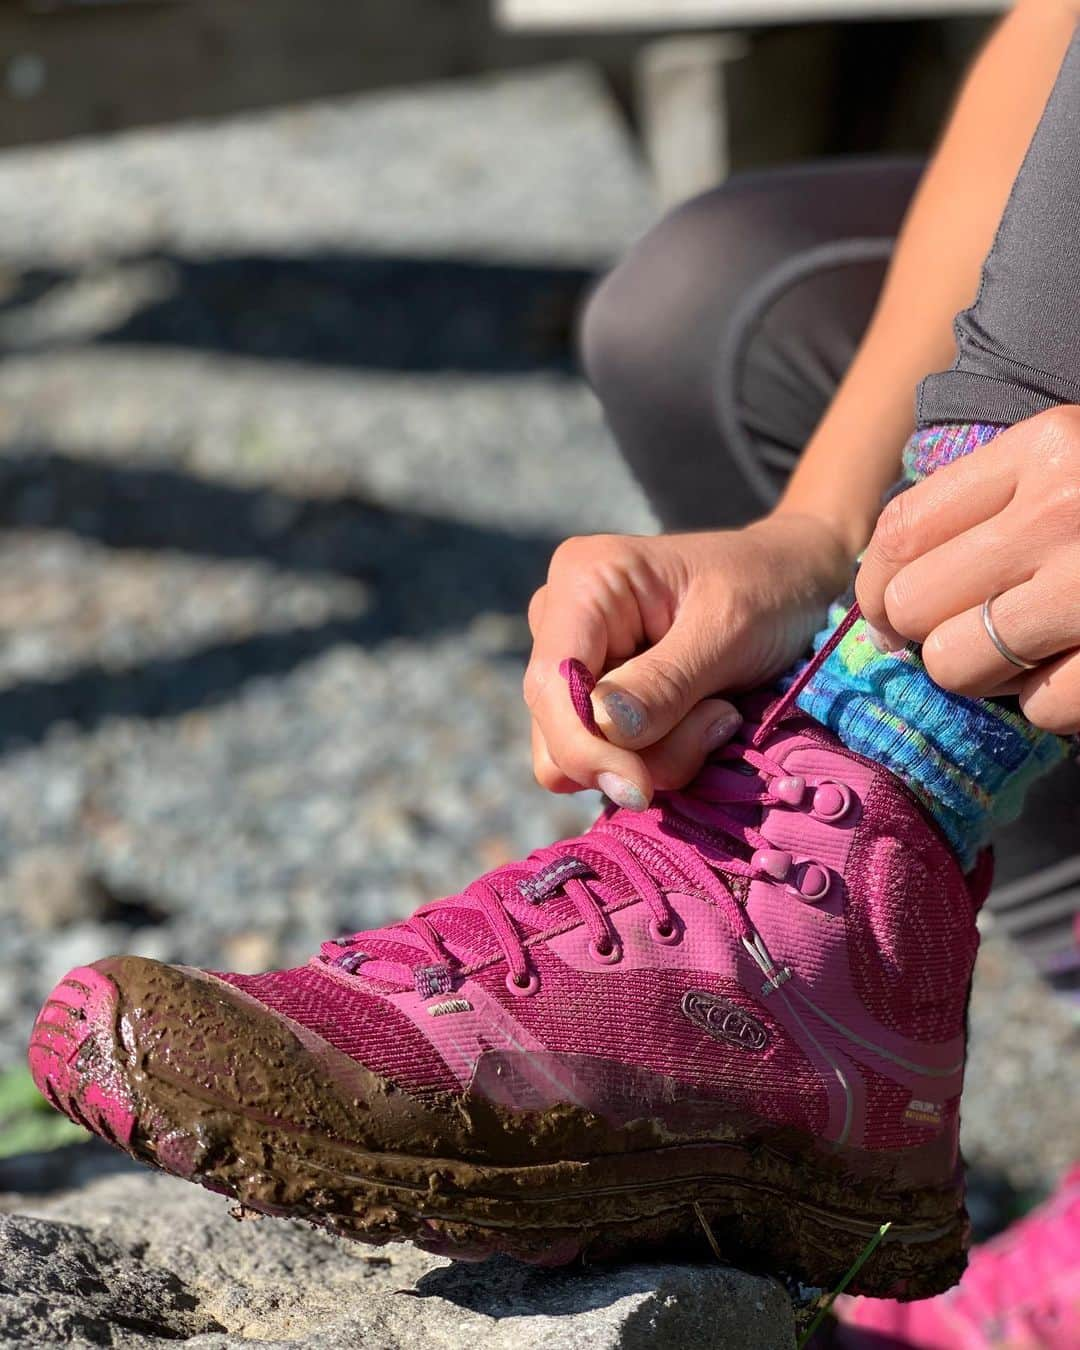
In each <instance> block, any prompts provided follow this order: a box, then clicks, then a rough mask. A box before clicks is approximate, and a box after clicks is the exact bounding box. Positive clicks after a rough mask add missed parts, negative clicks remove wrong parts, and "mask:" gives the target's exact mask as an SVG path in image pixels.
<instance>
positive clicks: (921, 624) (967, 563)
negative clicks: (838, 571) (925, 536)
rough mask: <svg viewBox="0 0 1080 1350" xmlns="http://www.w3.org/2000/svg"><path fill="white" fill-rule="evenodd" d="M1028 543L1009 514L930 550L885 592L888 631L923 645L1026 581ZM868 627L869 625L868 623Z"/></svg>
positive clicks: (899, 574)
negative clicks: (937, 631) (955, 618)
mask: <svg viewBox="0 0 1080 1350" xmlns="http://www.w3.org/2000/svg"><path fill="white" fill-rule="evenodd" d="M1032 571H1033V567H1032V559H1031V551H1030V540H1028V539H1025V537H1024V533H1023V531H1022V530H1021V529H1018V528H1016V527H1015V524H1014V522H1013V521H1012V520H1011V519H1010V517H1009V512H1008V510H1005V511H1002V512H999V513H998V514H997V515H996V516H993V517H991V519H990V520H986V521H983V522H981V523H980V524H978V525H975V526H973V527H972V528H971V529H969V530H965V531H964V532H963V533H961V534H958V535H957V536H955V538H952V539H949V540H947V541H946V542H945V543H944V544H939V545H937V547H935V548H931V549H930V550H929V551H928V552H926V553H924V554H922V556H921V557H918V558H916V559H914V561H913V562H910V563H907V564H906V565H905V566H904V567H901V568H900V569H899V571H897V572H896V573H895V574H894V575H893V577H892V580H891V581H890V582H889V583H888V585H887V586H886V587H885V612H886V614H887V616H888V619H887V621H888V625H889V628H890V629H892V630H894V631H895V632H897V633H900V634H902V635H903V637H904V638H906V639H907V640H908V641H910V642H925V640H926V638H927V637H928V636H929V634H930V633H932V632H933V631H934V629H935V628H937V627H939V626H940V625H941V624H943V623H945V622H946V620H948V619H950V618H952V617H953V616H954V615H962V614H963V613H964V612H965V610H969V609H972V608H974V607H975V606H978V605H981V604H982V602H983V601H984V600H985V599H986V597H987V596H988V595H997V594H999V593H1001V592H1003V591H1008V590H1011V589H1013V588H1014V587H1017V586H1021V585H1023V584H1024V582H1026V581H1029V580H1030V579H1031V575H1032ZM871 622H873V621H872V620H871Z"/></svg>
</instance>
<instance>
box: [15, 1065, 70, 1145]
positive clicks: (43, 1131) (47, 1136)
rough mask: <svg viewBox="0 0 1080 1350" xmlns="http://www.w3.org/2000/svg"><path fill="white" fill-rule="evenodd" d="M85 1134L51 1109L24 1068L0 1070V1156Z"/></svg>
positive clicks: (68, 1141)
mask: <svg viewBox="0 0 1080 1350" xmlns="http://www.w3.org/2000/svg"><path fill="white" fill-rule="evenodd" d="M87 1137H88V1136H87V1133H86V1131H85V1130H84V1129H83V1128H82V1127H81V1126H79V1125H76V1124H75V1123H74V1122H73V1121H70V1120H68V1119H67V1118H66V1117H65V1116H62V1115H60V1114H59V1112H57V1111H54V1110H53V1108H52V1107H51V1106H50V1105H49V1103H48V1102H47V1101H46V1100H45V1098H44V1097H43V1096H42V1095H41V1093H40V1092H38V1090H37V1088H36V1087H35V1086H34V1080H33V1079H32V1078H31V1077H30V1074H29V1072H28V1071H27V1070H26V1069H13V1070H11V1071H10V1072H8V1073H4V1074H0V1158H11V1157H14V1156H16V1155H17V1154H19V1153H41V1152H44V1151H45V1150H46V1149H53V1148H61V1147H62V1146H63V1145H64V1144H73V1143H75V1142H76V1141H78V1140H82V1139H86V1138H87Z"/></svg>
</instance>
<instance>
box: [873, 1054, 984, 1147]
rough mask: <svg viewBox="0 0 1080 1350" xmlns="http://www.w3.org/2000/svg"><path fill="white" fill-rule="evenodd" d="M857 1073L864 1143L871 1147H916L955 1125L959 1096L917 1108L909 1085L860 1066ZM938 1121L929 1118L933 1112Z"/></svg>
mask: <svg viewBox="0 0 1080 1350" xmlns="http://www.w3.org/2000/svg"><path fill="white" fill-rule="evenodd" d="M860 1076H861V1078H862V1080H863V1083H864V1084H865V1086H866V1137H865V1140H864V1147H866V1148H871V1149H901V1148H917V1147H918V1146H919V1145H920V1144H925V1143H927V1142H928V1141H929V1140H931V1139H935V1138H936V1137H937V1136H938V1135H940V1134H941V1133H942V1132H943V1131H951V1130H953V1129H955V1126H956V1115H957V1111H958V1109H959V1106H960V1098H959V1097H951V1098H949V1099H948V1100H947V1101H945V1102H941V1103H935V1106H938V1105H939V1106H940V1112H933V1113H929V1114H928V1113H926V1112H920V1111H919V1108H918V1106H916V1107H914V1108H913V1107H912V1098H913V1097H915V1099H916V1102H917V1101H918V1100H919V1098H918V1097H917V1096H916V1094H915V1093H913V1092H912V1091H911V1089H910V1088H907V1087H904V1086H903V1085H902V1084H900V1083H894V1082H893V1081H892V1079H891V1078H886V1077H885V1076H884V1075H883V1074H880V1073H876V1072H875V1071H874V1070H873V1069H868V1068H867V1067H866V1066H865V1065H863V1066H861V1067H860ZM935 1114H937V1115H938V1121H937V1122H933V1116H934V1115H935ZM928 1122H931V1123H928Z"/></svg>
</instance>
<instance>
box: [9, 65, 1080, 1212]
mask: <svg viewBox="0 0 1080 1350" xmlns="http://www.w3.org/2000/svg"><path fill="white" fill-rule="evenodd" d="M651 209H652V208H651V205H650V202H649V199H648V195H647V193H646V191H645V188H644V185H643V182H642V178H641V175H640V172H639V170H638V168H637V166H636V164H635V162H634V159H633V157H632V156H631V154H630V153H629V152H628V149H627V146H626V144H625V142H624V140H623V138H622V135H621V132H620V130H619V128H618V126H617V124H616V122H615V120H614V118H613V115H612V112H611V110H610V108H609V106H608V103H607V101H606V100H605V98H604V96H603V94H602V91H601V90H600V89H599V87H598V86H597V84H596V83H595V81H594V80H593V79H592V78H591V77H590V76H589V75H588V74H587V73H585V72H583V71H581V70H577V69H564V70H556V71H552V72H548V73H544V74H540V75H528V76H518V77H515V78H513V79H509V80H494V81H484V82H477V83H470V84H461V85H455V86H447V87H445V88H439V89H431V90H424V91H412V92H409V93H407V94H394V95H380V96H377V97H368V98H363V99H355V100H345V101H337V102H334V103H331V104H327V105H321V106H318V107H311V108H305V109H302V110H295V111H289V112H283V113H275V114H272V115H268V116H260V117H257V118H241V119H235V120H231V121H229V122H227V123H224V124H221V125H216V126H206V127H196V128H178V129H170V130H164V131H153V132H141V133H138V134H136V135H131V136H124V137H119V138H115V139H111V140H107V141H106V140H103V141H100V142H87V143H82V144H75V145H70V146H64V147H59V148H54V149H47V150H35V151H20V152H16V153H10V154H7V155H5V156H3V157H2V158H0V352H2V353H3V356H4V359H3V362H2V363H0V924H2V925H3V932H4V942H3V948H2V955H0V960H2V962H3V976H4V978H3V979H0V1068H2V1067H7V1066H10V1065H13V1064H15V1063H17V1062H18V1061H19V1060H20V1058H21V1054H22V1047H23V1043H24V1041H25V1036H26V1032H27V1027H28V1022H29V1019H30V1017H31V1015H32V1013H33V1011H34V1010H35V1007H36V1005H37V1002H38V1000H39V999H40V998H41V997H42V995H43V994H44V993H45V992H46V991H47V989H48V987H49V985H50V984H51V982H52V981H53V980H54V979H55V978H56V977H57V976H58V975H60V974H61V973H62V972H63V971H64V970H65V969H67V968H68V967H69V966H70V965H72V964H74V963H76V962H79V961H83V960H88V959H92V958H94V957H95V956H98V955H101V954H103V953H104V952H106V951H110V950H117V949H127V950H133V951H139V952H143V953H146V954H150V955H154V956H158V957H163V958H168V959H182V960H186V961H191V962H196V963H200V964H210V965H221V964H227V965H230V966H233V967H237V968H242V969H258V968H261V967H264V966H267V965H271V964H279V963H285V962H289V961H293V960H297V959H301V958H303V957H305V956H306V955H307V954H308V953H309V952H310V951H311V950H312V948H313V947H314V946H315V944H316V943H317V942H318V941H319V940H320V938H322V937H323V936H325V935H326V934H327V933H330V932H333V931H336V930H341V929H344V928H355V927H358V926H361V925H364V924H368V923H372V922H377V921H379V920H381V919H383V918H384V917H386V916H389V915H391V914H395V913H399V912H401V911H403V910H406V909H408V908H409V907H411V906H412V905H413V904H415V903H416V902H417V901H419V900H421V899H424V898H427V897H428V896H430V895H433V894H442V893H447V892H450V891H453V890H454V889H455V888H457V887H458V886H460V885H461V884H463V883H464V882H466V881H467V880H468V879H469V878H470V877H471V876H472V875H474V874H475V873H476V871H477V870H478V869H480V868H488V867H490V866H492V865H494V864H497V863H498V862H500V861H501V860H503V859H505V858H508V857H510V856H513V855H515V854H519V853H521V852H522V851H525V850H527V849H529V848H530V847H532V846H534V845H536V844H539V843H541V842H544V841H547V840H550V839H551V838H552V837H554V836H557V835H559V834H564V833H566V832H568V831H572V830H576V829H578V828H579V827H580V826H581V825H582V824H583V823H584V822H585V821H586V820H587V819H588V817H589V816H590V814H591V813H592V811H593V810H594V809H595V802H591V801H582V800H567V799H555V798H551V797H547V796H545V795H543V794H541V793H540V792H539V791H538V790H537V789H536V788H535V787H534V786H533V785H532V781H531V776H530V773H529V769H528V762H527V753H526V744H525V730H526V727H525V720H524V717H523V714H522V710H521V706H520V700H519V683H520V674H521V668H522V658H523V654H524V652H525V649H526V638H527V634H526V632H525V630H524V626H523V623H522V618H521V615H522V612H523V607H524V604H525V601H526V599H527V597H528V595H529V593H530V591H531V589H532V587H533V586H534V585H535V584H536V583H537V581H538V580H539V579H540V577H541V576H542V573H543V567H544V563H545V561H546V558H547V556H548V554H549V553H550V550H551V548H552V547H553V546H554V544H555V543H556V542H557V541H558V539H559V538H561V537H563V536H564V535H566V534H568V533H573V532H581V531H589V530H598V529H620V530H640V529H648V528H650V517H649V514H648V511H647V509H646V508H645V506H644V504H643V502H642V501H641V499H640V496H639V494H638V493H637V490H636V489H635V487H634V485H633V484H632V482H631V481H630V480H629V478H628V475H627V474H626V472H625V470H624V469H623V468H622V467H621V464H620V462H619V460H618V457H617V455H616V454H615V452H614V450H613V448H612V446H611V444H610V442H609V440H608V438H607V435H606V433H605V431H604V429H603V427H602V425H601V421H600V418H599V415H598V412H597V409H596V407H595V404H594V402H593V401H592V399H591V397H590V396H589V394H588V393H587V391H586V390H585V388H584V386H583V385H582V383H581V382H580V380H579V379H578V378H577V377H576V376H575V375H574V373H573V366H572V361H571V357H570V341H569V339H570V334H571V332H572V325H573V315H574V311H575V307H576V306H577V304H578V303H579V302H580V299H581V296H582V293H583V290H584V288H585V287H586V286H587V284H588V280H589V277H590V275H591V274H592V273H593V272H594V271H595V270H596V269H597V268H600V267H602V266H603V265H604V264H605V263H606V262H608V261H609V260H610V259H611V258H613V257H614V256H615V255H616V254H617V253H618V252H619V251H620V250H621V249H622V248H624V247H625V246H626V244H627V243H628V242H630V240H631V239H632V238H633V237H634V236H635V235H636V234H637V233H638V232H639V231H640V230H641V228H642V227H643V226H644V225H645V224H646V223H647V221H648V219H649V217H650V214H651ZM973 1029H974V1054H973V1062H972V1070H971V1074H970V1076H969V1078H970V1085H971V1086H970V1092H969V1097H968V1106H967V1115H966V1122H965V1125H966V1131H967V1147H968V1150H969V1152H970V1153H971V1155H972V1156H973V1157H974V1158H975V1160H976V1161H977V1162H978V1163H979V1165H980V1167H981V1168H982V1169H983V1171H984V1173H985V1174H986V1175H988V1176H991V1175H993V1174H1001V1175H1002V1176H1003V1177H1004V1178H1005V1179H1006V1180H1007V1181H1008V1183H1009V1184H1010V1185H1013V1186H1025V1187H1026V1186H1031V1187H1035V1188H1039V1187H1043V1186H1046V1185H1047V1184H1049V1183H1050V1181H1051V1180H1052V1178H1053V1176H1054V1175H1055V1173H1056V1172H1057V1171H1059V1170H1060V1168H1061V1167H1062V1166H1064V1165H1065V1164H1066V1163H1067V1162H1068V1161H1070V1155H1071V1154H1073V1153H1076V1152H1078V1151H1080V1149H1078V1148H1077V1146H1076V1135H1075V1110H1076V1100H1075V1095H1070V1094H1074V1093H1075V1084H1076V1082H1077V1080H1078V1075H1077V1073H1076V1067H1077V1058H1076V1040H1075V1031H1074V1028H1073V1027H1072V1025H1071V1024H1070V1021H1069V1018H1068V1016H1067V1014H1066V1012H1065V1010H1064V1008H1063V1007H1062V1006H1060V1005H1058V1004H1056V1003H1054V1002H1053V1001H1052V1000H1051V999H1050V998H1049V997H1048V996H1047V994H1046V993H1045V991H1044V990H1043V989H1042V987H1041V986H1040V985H1039V984H1038V982H1037V981H1035V980H1034V978H1033V977H1031V976H1030V974H1029V973H1028V972H1027V971H1026V969H1025V967H1024V965H1023V963H1022V961H1021V960H1020V959H1019V958H1018V957H1017V956H1016V955H1015V953H1013V952H1012V951H1011V950H1010V949H1009V948H1007V947H1006V946H1005V945H1004V944H1003V943H1002V941H1001V940H1000V939H998V938H995V937H994V936H993V935H991V936H990V938H989V940H988V942H987V946H986V949H985V953H984V956H983V958H982V960H981V962H980V967H979V972H978V980H977V988H976V997H975V1003H974V1009H973Z"/></svg>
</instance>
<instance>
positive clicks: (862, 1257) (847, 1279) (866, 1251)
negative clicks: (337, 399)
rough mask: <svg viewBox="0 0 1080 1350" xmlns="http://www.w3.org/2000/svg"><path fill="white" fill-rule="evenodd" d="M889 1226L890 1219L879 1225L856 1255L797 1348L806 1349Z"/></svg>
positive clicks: (874, 1250) (875, 1248)
mask: <svg viewBox="0 0 1080 1350" xmlns="http://www.w3.org/2000/svg"><path fill="white" fill-rule="evenodd" d="M891 1227H892V1220H891V1219H890V1220H889V1222H888V1223H883V1224H882V1225H881V1227H880V1228H879V1229H878V1230H877V1232H876V1233H875V1234H874V1236H873V1237H872V1238H871V1239H870V1241H869V1242H868V1243H867V1244H866V1246H865V1247H864V1248H863V1249H862V1251H861V1252H860V1253H859V1255H858V1256H857V1257H856V1259H855V1263H854V1264H853V1265H852V1267H851V1269H850V1270H849V1271H848V1273H847V1274H846V1275H845V1276H844V1278H843V1279H842V1280H841V1281H840V1283H839V1284H838V1285H837V1286H836V1288H835V1289H834V1290H833V1291H832V1293H831V1294H830V1295H829V1297H828V1298H827V1299H826V1300H825V1302H824V1303H823V1304H822V1305H821V1307H820V1308H819V1309H818V1311H817V1316H816V1317H815V1318H814V1320H813V1321H812V1322H811V1323H810V1325H809V1326H808V1327H807V1328H806V1330H805V1331H804V1332H803V1334H802V1337H801V1339H800V1340H799V1345H798V1350H806V1346H808V1345H809V1344H810V1337H811V1336H813V1334H814V1332H815V1331H817V1329H818V1327H819V1326H821V1324H822V1322H824V1320H825V1318H826V1316H827V1315H828V1312H829V1309H830V1308H831V1307H832V1305H833V1304H834V1303H835V1302H836V1300H837V1299H838V1298H839V1297H840V1295H841V1294H842V1293H843V1292H844V1290H845V1289H846V1288H847V1287H848V1285H849V1284H850V1283H851V1281H852V1280H853V1279H854V1278H855V1276H856V1275H858V1273H859V1271H860V1270H862V1268H863V1266H865V1265H866V1263H867V1261H869V1260H870V1258H871V1257H872V1256H873V1254H874V1253H875V1252H876V1251H877V1249H878V1247H879V1245H880V1244H881V1240H882V1238H884V1236H885V1234H886V1233H887V1232H888V1231H889V1229H890V1228H891Z"/></svg>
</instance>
